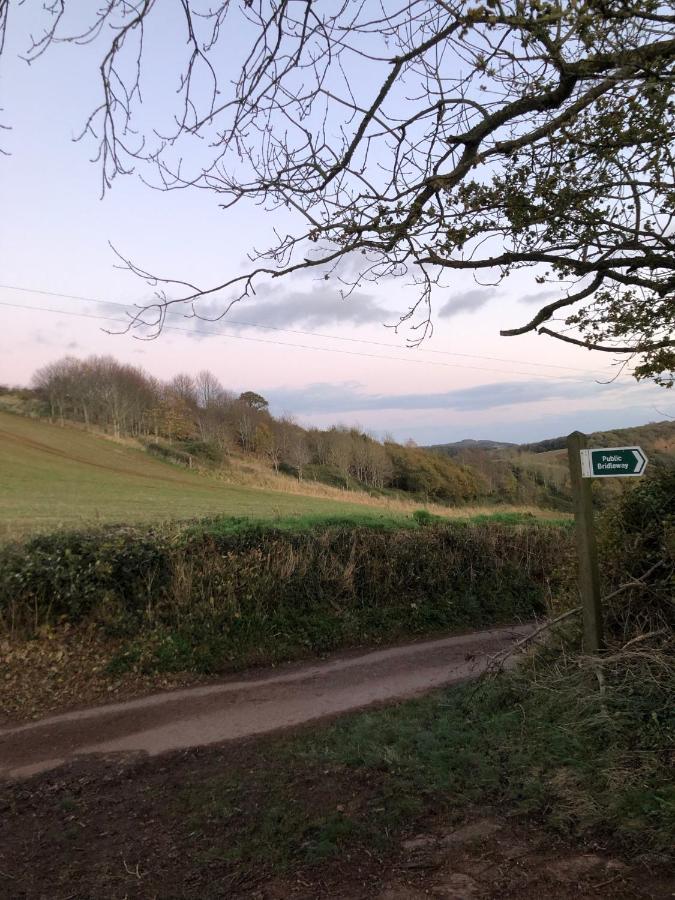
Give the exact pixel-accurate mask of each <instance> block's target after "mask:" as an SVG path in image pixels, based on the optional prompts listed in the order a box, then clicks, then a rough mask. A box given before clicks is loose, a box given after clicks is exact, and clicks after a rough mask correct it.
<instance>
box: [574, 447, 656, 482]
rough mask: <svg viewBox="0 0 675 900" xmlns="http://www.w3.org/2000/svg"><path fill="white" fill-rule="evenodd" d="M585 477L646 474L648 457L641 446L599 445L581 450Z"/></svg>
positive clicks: (582, 469) (623, 476)
mask: <svg viewBox="0 0 675 900" xmlns="http://www.w3.org/2000/svg"><path fill="white" fill-rule="evenodd" d="M580 453H581V474H582V475H583V477H584V478H626V477H635V476H637V475H642V474H644V471H645V469H646V468H647V457H646V455H645V453H644V451H643V450H642V448H641V447H599V448H597V449H589V450H581V451H580Z"/></svg>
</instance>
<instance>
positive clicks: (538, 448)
mask: <svg viewBox="0 0 675 900" xmlns="http://www.w3.org/2000/svg"><path fill="white" fill-rule="evenodd" d="M589 440H590V441H591V443H593V444H595V445H596V446H610V447H611V446H613V445H617V446H618V445H620V444H633V443H638V442H639V441H643V442H644V443H645V444H646V445H647V446H649V445H656V446H657V447H658V450H660V451H662V452H664V451H665V452H666V453H671V454H672V453H673V451H674V450H675V422H674V421H661V422H650V423H649V424H648V425H636V426H634V427H632V428H612V429H608V430H605V431H594V432H592V433H591V434H589ZM566 446H567V437H566V436H565V435H561V436H560V437H554V438H545V439H544V440H541V441H533V442H530V443H526V444H509V443H507V442H505V441H491V440H473V439H471V438H465V439H464V440H462V441H449V442H448V443H447V444H431V445H430V446H428V447H425V448H424V449H425V450H433V451H435V452H436V453H443V454H445V455H447V456H455V455H456V454H458V453H461V452H462V450H508V449H513V450H521V451H525V452H529V453H547V452H550V451H552V450H564V449H565V447H566Z"/></svg>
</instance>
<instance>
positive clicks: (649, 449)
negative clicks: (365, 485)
mask: <svg viewBox="0 0 675 900" xmlns="http://www.w3.org/2000/svg"><path fill="white" fill-rule="evenodd" d="M589 444H590V445H591V446H595V447H620V446H626V445H628V446H630V445H635V446H639V447H642V448H643V449H644V451H645V452H646V454H647V457H648V458H649V469H648V474H649V471H651V470H653V468H654V467H655V466H663V465H675V422H670V421H666V422H653V423H650V424H649V425H640V426H637V427H635V428H617V429H615V430H612V431H596V432H594V433H593V434H591V435H589ZM426 449H427V450H429V451H430V452H434V453H438V454H441V455H443V456H447V457H450V458H451V459H452V461H453V462H455V463H458V464H460V465H462V466H464V467H466V468H469V469H472V470H473V471H475V472H478V473H479V474H480V475H481V476H482V477H483V479H484V480H485V482H486V484H487V485H488V492H489V496H490V497H491V498H492V499H493V500H496V501H497V502H502V503H528V504H533V505H535V506H541V507H550V508H553V509H561V510H567V511H569V509H570V508H571V495H570V484H569V469H568V464H567V452H566V438H565V437H556V438H550V439H548V440H543V441H538V442H536V443H532V444H506V443H503V442H500V441H487V440H483V441H472V440H463V441H455V442H454V443H448V444H436V445H434V446H432V447H427V448H426ZM622 483H623V481H622V479H618V478H612V479H607V480H606V481H604V482H603V483H599V482H595V483H594V485H593V492H594V495H595V497H596V502H597V504H598V505H599V506H602V505H603V504H604V503H606V502H607V501H608V500H609V499H611V497H612V496H614V495H615V494H617V493H618V492H619V491H620V490H621V485H622Z"/></svg>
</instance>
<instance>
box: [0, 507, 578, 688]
mask: <svg viewBox="0 0 675 900" xmlns="http://www.w3.org/2000/svg"><path fill="white" fill-rule="evenodd" d="M569 552H570V535H569V529H565V528H560V527H553V526H537V525H516V526H514V525H502V524H495V523H489V524H487V523H486V524H471V523H453V524H445V523H440V524H439V523H436V522H433V521H432V522H429V523H426V524H425V523H421V524H417V525H415V526H414V527H409V528H405V529H403V528H396V529H394V528H389V527H386V528H376V527H369V526H366V525H363V524H359V525H356V526H353V525H350V524H346V523H337V524H327V525H322V526H317V527H312V528H308V529H298V530H292V529H288V528H286V529H281V528H275V527H271V526H269V525H252V526H239V527H236V528H232V527H228V523H227V522H225V523H220V522H217V521H214V522H211V523H206V524H202V525H199V526H192V527H180V528H179V527H176V526H174V527H165V528H142V527H134V528H130V527H106V528H101V529H98V530H94V531H80V532H69V533H59V534H52V535H43V536H39V537H35V538H33V539H31V540H30V541H28V542H26V543H25V544H22V545H14V546H6V547H4V548H2V549H0V628H2V629H3V630H4V631H5V632H6V633H12V634H15V635H17V636H23V637H30V636H31V635H34V634H35V633H37V632H38V631H39V630H40V629H41V628H44V627H50V626H53V625H55V624H63V623H64V622H67V623H69V624H70V625H71V626H74V627H81V626H82V627H83V626H86V627H92V626H93V627H96V628H99V629H102V630H103V631H104V632H105V633H107V634H110V635H111V636H113V637H115V638H123V639H124V644H125V647H126V649H125V650H124V652H122V653H121V654H120V655H119V658H118V660H117V662H116V665H118V666H120V667H122V668H124V667H125V666H126V667H140V668H142V669H144V670H154V669H161V670H165V671H166V670H193V671H202V672H217V671H223V670H225V669H228V668H233V667H237V666H240V665H245V664H246V665H248V664H252V663H256V662H270V661H275V660H280V659H290V658H294V657H299V656H302V655H307V654H310V653H320V652H324V651H327V650H331V649H335V648H338V647H343V646H347V645H358V644H361V643H366V642H369V643H373V642H375V643H376V642H379V641H384V640H391V639H394V638H397V637H401V636H411V635H423V634H431V633H434V632H438V631H443V630H448V629H462V628H467V629H468V628H480V627H484V626H489V625H493V624H498V623H508V622H513V621H517V620H523V619H531V618H532V617H533V616H535V615H541V614H543V613H544V612H545V610H546V608H547V602H548V598H549V597H550V595H551V593H552V592H556V591H558V589H559V588H560V585H561V584H562V581H563V578H564V576H563V571H562V568H564V567H563V566H561V563H564V561H565V560H566V558H567V556H568V554H569Z"/></svg>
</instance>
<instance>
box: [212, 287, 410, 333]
mask: <svg viewBox="0 0 675 900" xmlns="http://www.w3.org/2000/svg"><path fill="white" fill-rule="evenodd" d="M225 306H226V301H224V300H221V301H218V300H211V301H202V302H200V303H199V304H198V305H197V307H196V312H197V314H198V315H199V316H200V317H201V318H202V319H215V318H217V316H218V315H219V314H220V313H222V311H223V309H224V308H225ZM394 315H395V314H394V313H392V312H391V311H390V310H388V309H385V308H384V307H383V306H381V305H380V304H379V303H378V302H377V300H376V299H375V297H373V296H372V295H371V294H364V293H360V292H358V291H357V292H355V293H353V294H351V295H350V296H349V297H348V298H347V299H343V298H342V297H341V296H340V293H339V289H338V288H331V287H329V283H325V284H324V283H322V284H321V285H317V286H316V287H314V288H312V290H310V291H283V292H281V291H274V290H271V291H264V290H261V291H260V292H259V294H258V296H257V297H255V298H252V299H249V300H244V301H241V302H240V303H237V304H235V305H234V306H233V307H232V309H231V310H230V312H229V313H228V314H227V315H226V316H224V317H223V318H222V319H220V320H219V323H220V325H221V326H222V325H227V326H228V327H232V326H236V327H238V328H245V327H246V326H247V325H248V324H256V325H267V326H269V327H273V328H287V327H292V326H296V325H302V326H304V327H305V328H321V327H324V326H326V325H340V324H349V325H369V324H373V323H377V324H382V323H383V322H387V321H390V320H391V319H392V318H393V317H394ZM195 327H199V320H197V324H196V326H195Z"/></svg>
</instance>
